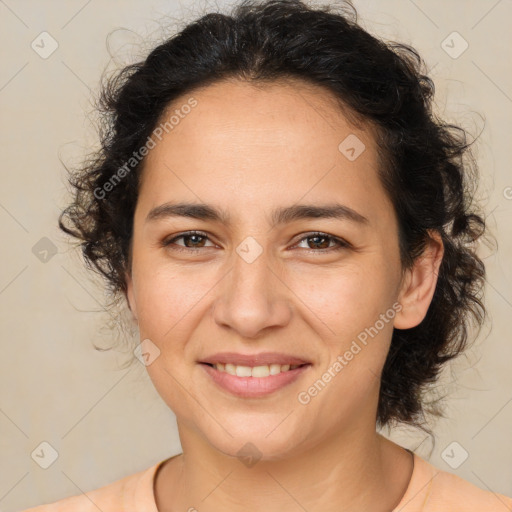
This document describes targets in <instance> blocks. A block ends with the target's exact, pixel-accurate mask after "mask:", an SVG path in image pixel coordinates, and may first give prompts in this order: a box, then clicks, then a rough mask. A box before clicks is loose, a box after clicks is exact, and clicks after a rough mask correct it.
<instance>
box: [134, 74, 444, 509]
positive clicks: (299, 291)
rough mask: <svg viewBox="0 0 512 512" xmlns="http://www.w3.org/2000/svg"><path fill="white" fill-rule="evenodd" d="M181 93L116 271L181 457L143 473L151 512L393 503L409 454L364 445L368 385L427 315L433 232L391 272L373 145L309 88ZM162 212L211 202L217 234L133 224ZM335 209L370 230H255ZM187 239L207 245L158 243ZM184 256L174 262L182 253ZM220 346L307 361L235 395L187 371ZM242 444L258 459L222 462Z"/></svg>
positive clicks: (364, 131) (368, 428)
mask: <svg viewBox="0 0 512 512" xmlns="http://www.w3.org/2000/svg"><path fill="white" fill-rule="evenodd" d="M190 95H191V94H188V95H186V96H183V98H181V99H179V100H176V101H175V102H174V103H173V105H172V109H175V108H179V107H180V105H183V104H185V103H186V101H187V99H188V98H189V97H190ZM193 97H194V98H195V99H196V100H197V102H198V104H197V106H196V107H195V108H193V109H192V111H191V112H190V113H189V114H188V115H187V116H185V117H184V118H183V119H182V120H180V122H179V124H178V125H176V126H175V127H174V129H172V130H171V131H169V133H167V134H166V135H165V136H164V137H163V138H162V140H161V141H160V142H158V144H157V145H156V147H155V148H153V149H152V150H151V152H150V153H149V155H148V157H147V159H146V161H145V167H144V170H143V179H142V183H141V187H140V195H139V199H138V202H137V207H136V211H135V218H134V233H133V247H132V251H133V252H132V257H133V259H132V268H131V271H130V272H129V273H128V274H127V276H126V277H127V285H128V286H127V298H128V302H129V306H130V309H131V311H132V314H133V316H134V318H135V320H136V321H137V323H138V326H139V329H140V339H141V340H144V339H150V340H151V341H152V342H153V343H154V344H155V345H156V346H157V347H158V349H159V350H160V355H159V356H158V357H157V358H156V359H155V360H154V361H153V362H152V363H151V364H150V365H149V366H147V370H148V372H149V375H150V377H151V379H152V381H153V383H154V385H155V387H156V389H157V391H158V393H159V394H160V395H161V397H162V399H163V400H164V401H165V402H166V404H167V405H168V406H169V407H170V408H171V409H172V411H173V412H174V413H175V415H176V418H177V424H178V429H179V434H180V440H181V444H182V448H183V454H182V455H179V456H177V457H174V458H172V459H170V460H168V461H167V462H166V463H165V464H164V465H163V466H162V467H161V470H160V471H159V472H158V474H157V477H156V481H155V498H156V502H157V506H158V508H159V510H162V511H163V510H166V511H167V510H169V511H170V510H189V509H190V508H191V507H195V509H197V510H199V511H201V510H208V511H209V512H217V511H219V512H220V511H225V510H230V512H238V511H246V510H247V509H249V510H263V509H264V510H266V511H267V512H274V511H276V512H277V511H279V512H282V511H290V512H291V511H297V510H300V509H301V507H303V508H304V509H306V510H308V511H320V510H321V511H323V512H325V511H335V510H336V511H339V510H340V506H341V505H342V504H343V510H344V511H345V512H355V511H362V510H372V511H383V512H384V511H389V510H391V509H392V508H393V507H395V506H396V505H397V504H398V502H399V501H400V499H401V497H402V496H403V494H404V493H405V490H406V488H407V485H408V482H409V480H410V477H411V472H412V458H411V456H410V454H409V453H407V452H406V451H405V450H404V449H403V448H402V447H400V446H398V445H396V444H395V443H392V442H391V441H389V440H387V439H385V438H384V437H383V436H381V435H380V434H378V433H377V432H376V429H375V419H376V411H377V404H378V393H379V384H380V374H381V371H382V368H383V365H384V361H385V358H386V355H387V352H388V349H389V345H390V341H391V335H392V331H393V327H397V328H400V329H406V328H410V327H414V326H416V325H418V324H419V323H420V322H421V320H422V319H423V318H424V316H425V314H426V312H427V309H428V306H429V304H430V302H431V300H432V296H433V293H434V290H435V285H436V280H437V273H438V269H439V265H440V262H441V259H442V254H443V246H442V242H441V241H440V239H439V237H438V236H437V235H435V234H432V240H431V241H430V242H429V243H428V244H427V247H426V249H425V252H424V254H423V256H422V257H421V258H418V260H417V261H416V263H415V265H414V267H412V268H411V269H408V270H403V269H402V267H401V264H400V258H399V250H398V227H397V218H396V215H395V212H394V209H393V207H392V204H391V202H390V200H389V198H388V197H387V194H386V192H385V190H384V188H383V186H382V184H381V182H380V180H379V177H378V175H377V168H378V159H377V151H376V145H375V141H374V137H373V135H372V133H373V132H372V131H371V130H370V128H369V127H365V126H361V127H359V128H356V127H355V126H353V125H352V124H350V122H349V121H348V120H347V118H346V117H345V116H344V115H343V113H342V112H341V110H340V109H339V107H338V106H337V104H336V103H335V101H334V98H333V97H332V96H330V93H328V92H326V91H324V90H323V89H322V88H319V87H316V86H312V85H309V84H306V83H302V82H300V81H298V82H297V81H296V82H291V81H287V82H284V81H283V82H279V83H278V82H275V83H273V84H270V85H269V84H267V85H265V86H257V87H255V86H254V85H251V84H249V83H247V82H242V81H234V80H233V81H223V82H218V83H216V84H214V85H210V86H208V87H206V88H202V89H199V90H196V91H194V93H193ZM172 109H171V110H172ZM350 134H354V135H356V136H357V137H358V138H359V139H360V141H362V142H363V143H364V145H365V150H364V151H363V152H362V154H361V155H360V156H359V157H358V158H357V159H356V160H354V161H349V160H348V159H347V158H346V157H345V156H344V155H343V154H342V153H341V152H340V151H339V150H338V145H339V144H340V142H341V141H343V140H344V139H345V138H346V137H347V136H348V135H350ZM169 201H173V202H178V201H179V202H181V201H187V202H196V203H199V202H200V203H207V204H210V205H212V206H215V207H217V208H220V209H222V210H223V211H225V212H226V213H227V214H229V215H230V217H231V223H230V224H226V223H221V222H216V221H212V220H204V219H193V218H185V217H166V218H160V219H158V220H154V221H146V217H147V215H148V213H149V212H150V210H151V209H153V208H154V207H157V206H159V205H161V204H163V203H166V202H169ZM333 202H338V203H341V204H343V205H345V206H348V207H350V208H352V209H353V210H355V211H357V212H358V213H359V214H361V215H363V216H364V217H366V218H367V219H368V222H367V223H365V224H361V223H357V222H353V221H351V220H348V219H332V218H317V219H299V220H295V221H293V222H289V223H284V224H281V225H276V226H274V227H273V226H272V224H271V222H270V215H269V212H270V211H271V210H272V209H274V208H278V207H287V206H291V205H294V204H297V203H301V204H312V205H323V204H327V203H333ZM189 230H200V231H204V232H206V234H207V235H208V238H206V239H205V238H201V237H198V238H196V239H194V238H192V239H190V238H188V239H187V238H185V239H183V238H181V239H178V240H176V241H175V242H174V243H173V244H171V245H170V246H167V247H165V246H163V245H162V242H164V241H165V240H169V239H171V238H173V237H174V236H178V235H179V234H180V233H183V232H186V231H189ZM314 231H321V232H323V233H326V234H328V235H331V236H333V237H338V238H341V239H343V240H346V241H347V242H349V243H350V244H351V245H350V246H349V247H342V248H341V249H340V250H335V249H336V247H337V244H336V241H335V240H331V239H327V240H323V239H320V241H318V240H317V239H316V243H315V238H314V235H311V232H314ZM248 236H250V237H253V238H254V239H255V240H256V241H257V242H258V244H259V245H260V246H261V249H262V253H261V254H260V255H259V256H258V257H257V258H256V259H255V260H254V261H253V262H252V263H248V262H247V261H246V260H244V259H243V258H242V257H240V256H239V254H238V253H237V251H236V249H237V247H238V246H239V245H240V244H241V243H242V241H244V239H245V238H246V237H248ZM307 236H309V237H310V238H305V237H307ZM312 236H313V238H311V237H312ZM185 244H187V245H188V247H189V252H180V251H179V250H178V249H180V248H181V249H184V248H186V245H185ZM395 303H399V304H400V305H401V307H402V309H401V311H400V312H399V313H397V314H396V315H395V317H394V318H393V319H392V320H391V321H389V322H388V323H386V324H385V326H384V328H382V329H381V330H380V331H379V333H378V334H377V335H376V336H375V337H374V338H371V339H370V341H369V342H368V344H367V345H366V346H365V347H364V348H363V349H362V350H361V351H360V352H359V353H358V354H357V355H356V356H354V358H353V360H352V361H350V362H349V364H347V365H346V366H345V367H344V368H343V370H342V371H341V372H339V374H337V376H336V377H335V378H333V379H332V380H331V381H330V382H329V383H328V384H327V385H326V386H325V388H324V389H323V390H322V391H321V393H319V394H318V395H317V396H315V397H314V398H312V399H311V401H310V402H309V403H308V404H307V405H303V404H301V403H299V402H298V400H297V395H298V393H299V392H301V391H304V390H307V389H308V388H309V387H310V386H311V385H312V384H313V383H314V382H315V381H316V380H317V379H319V378H321V376H322V374H323V373H324V372H325V371H326V369H327V368H329V367H330V366H332V364H333V362H334V361H335V360H336V358H337V356H338V355H339V354H343V353H344V352H345V351H346V350H347V349H349V347H350V345H351V343H352V341H353V340H354V339H356V337H357V335H358V334H359V333H361V332H362V331H364V329H365V328H368V327H370V326H373V325H374V324H375V322H376V321H377V320H378V319H379V315H380V314H383V313H385V312H386V311H387V310H389V309H390V308H392V305H393V304H395ZM220 351H231V352H241V353H250V354H254V353H258V352H266V351H278V352H284V353H288V354H293V355H296V356H298V357H302V358H303V359H305V360H309V361H310V362H311V363H312V366H311V367H310V368H309V369H308V371H306V372H304V373H303V374H302V376H301V377H300V378H299V379H298V380H297V381H295V382H294V383H292V384H290V385H288V386H285V387H284V388H282V389H280V390H278V391H277V392H275V393H273V394H271V395H270V396H267V397H264V398H257V399H256V398H251V399H247V398H238V397H235V396H233V395H229V394H228V393H227V392H225V391H223V390H221V389H219V388H218V387H217V386H216V385H215V384H214V383H213V382H212V380H211V379H210V378H209V376H208V375H207V374H206V373H205V372H204V369H203V368H202V367H201V366H200V365H199V364H198V363H197V361H199V360H201V359H204V358H205V357H207V356H209V355H211V354H214V353H216V352H220ZM247 442H250V443H252V444H253V445H255V446H256V447H257V449H258V451H259V452H260V454H261V459H260V460H259V461H258V462H257V463H256V464H255V465H253V466H251V467H247V466H246V465H244V464H243V463H242V462H241V461H240V460H239V458H238V457H237V452H238V451H239V450H240V449H241V448H242V447H243V446H244V445H246V443H247Z"/></svg>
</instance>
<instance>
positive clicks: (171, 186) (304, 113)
mask: <svg viewBox="0 0 512 512" xmlns="http://www.w3.org/2000/svg"><path fill="white" fill-rule="evenodd" d="M191 98H192V99H193V100H194V101H195V106H194V107H193V108H184V105H188V104H191V102H190V99H191ZM185 112H187V113H185ZM171 116H174V119H175V121H176V120H177V122H174V123H173V125H172V128H171V129H168V131H167V132H166V133H163V136H162V137H161V140H159V141H157V143H156V146H155V147H154V148H153V149H152V150H151V151H150V153H149V155H148V156H147V158H146V162H145V165H144V171H143V179H142V185H141V190H140V194H141V196H144V195H150V196H151V201H150V202H151V203H152V204H151V205H148V207H154V206H155V205H157V204H158V203H163V202H165V201H168V200H169V199H172V195H173V193H177V194H184V195H186V196H187V198H189V199H194V200H198V199H200V200H201V202H210V203H215V202H216V200H218V203H219V204H226V201H228V202H230V203H231V204H234V205H235V206H236V202H237V201H238V204H239V205H244V204H245V205H246V206H247V205H248V203H251V202H254V201H258V200H259V199H261V197H265V201H266V202H267V203H268V202H273V203H275V204H276V205H279V206H281V204H282V203H283V201H284V202H287V203H293V202H297V201H298V200H299V199H301V198H302V197H304V196H305V195H306V194H307V195H308V199H309V200H310V201H309V202H311V200H312V201H315V200H319V201H334V200H336V201H339V200H340V199H344V198H345V199H346V202H347V203H350V202H351V201H352V202H353V203H355V202H359V203H361V201H362V202H366V203H368V204H367V205H366V206H364V208H365V209H366V211H367V213H371V212H370V211H369V210H371V209H372V207H373V209H375V208H376V207H378V205H379V202H380V203H382V202H383V201H384V202H386V197H385V194H384V191H383V189H382V186H381V184H380V180H379V179H378V175H377V169H378V165H379V162H378V152H377V148H376V145H375V139H374V136H373V132H372V131H371V130H370V129H369V128H368V127H365V126H361V125H359V126H358V127H356V126H355V125H354V124H353V123H352V122H351V120H350V121H349V119H347V117H346V115H345V113H344V111H343V110H342V109H341V108H340V104H339V103H338V102H337V101H336V99H335V97H334V96H333V95H332V94H331V93H330V92H329V91H327V90H325V89H324V88H322V87H318V86H313V85H311V84H309V83H305V82H301V81H298V82H297V81H293V82H280V83H272V84H251V83H247V82H241V81H234V80H233V81H223V82H219V83H215V84H212V85H209V86H207V87H204V88H200V89H196V90H194V91H192V92H190V93H188V94H185V95H183V96H182V97H180V98H178V99H176V100H175V101H173V102H172V104H171V105H169V108H168V109H167V111H166V112H165V114H164V115H163V116H162V122H165V120H166V119H169V118H170V117H171ZM350 195H352V196H353V197H352V198H350V197H349V196H350ZM364 198H366V199H367V201H364ZM372 205H373V206H372ZM348 206H351V205H350V204H348ZM354 206H355V205H354ZM362 206H363V205H362V204H359V207H362ZM387 206H389V204H388V205H387ZM381 207H382V205H381ZM363 214H364V213H363Z"/></svg>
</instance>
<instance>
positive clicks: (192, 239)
mask: <svg viewBox="0 0 512 512" xmlns="http://www.w3.org/2000/svg"><path fill="white" fill-rule="evenodd" d="M180 239H183V241H184V245H181V244H176V241H177V240H180ZM206 240H209V238H208V235H207V234H206V233H204V232H202V231H187V232H185V233H180V234H179V235H177V236H173V237H172V238H168V239H166V240H164V241H163V242H162V247H167V248H169V249H171V250H173V251H188V252H197V249H201V248H202V247H205V246H204V242H206ZM188 244H191V245H188ZM180 247H183V248H180ZM211 247H213V245H212V246H211Z"/></svg>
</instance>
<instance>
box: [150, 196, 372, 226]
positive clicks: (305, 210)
mask: <svg viewBox="0 0 512 512" xmlns="http://www.w3.org/2000/svg"><path fill="white" fill-rule="evenodd" d="M168 217H189V218H192V219H198V220H210V221H215V222H220V223H222V224H225V225H228V226H229V225H230V223H231V218H230V216H229V214H228V213H227V212H225V211H223V210H220V209H218V208H216V207H214V206H211V205H208V204H204V203H183V202H182V203H164V204H161V205H160V206H156V207H155V208H153V209H151V211H150V212H149V213H148V215H147V216H146V220H145V222H154V221H157V220H160V219H164V218H168ZM270 218H271V220H272V226H273V227H274V226H276V225H280V224H286V223H290V222H293V221H297V220H302V219H339V220H349V221H352V222H356V223H358V224H369V223H370V221H369V220H368V219H367V218H366V217H365V216H364V215H361V214H360V213H358V212H356V211H355V210H353V209H352V208H349V207H348V206H345V205H342V204H339V203H333V204H326V205H311V204H298V205H292V206H287V207H281V208H276V209H275V210H273V211H272V212H271V216H270Z"/></svg>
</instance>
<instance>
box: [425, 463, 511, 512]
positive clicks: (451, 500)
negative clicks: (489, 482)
mask: <svg viewBox="0 0 512 512" xmlns="http://www.w3.org/2000/svg"><path fill="white" fill-rule="evenodd" d="M440 510H450V511H454V510H457V511H460V512H512V498H510V497H508V496H504V495H503V494H498V493H495V492H492V491H490V490H487V489H482V488H480V487H478V486H476V485H474V484H472V483H471V482H469V481H467V480H464V479H463V478H461V477H459V476H457V475H454V474H451V473H448V472H445V471H440V470H436V474H435V476H434V477H433V480H432V491H431V493H430V495H429V496H428V498H427V502H426V506H425V512H434V511H436V512H438V511H440Z"/></svg>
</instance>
